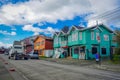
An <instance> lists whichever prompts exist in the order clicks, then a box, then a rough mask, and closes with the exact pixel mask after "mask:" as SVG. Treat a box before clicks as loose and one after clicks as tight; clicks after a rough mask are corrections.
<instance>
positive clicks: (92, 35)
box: [91, 31, 94, 40]
mask: <svg viewBox="0 0 120 80" xmlns="http://www.w3.org/2000/svg"><path fill="white" fill-rule="evenodd" d="M91 40H94V32H93V31H92V32H91Z"/></svg>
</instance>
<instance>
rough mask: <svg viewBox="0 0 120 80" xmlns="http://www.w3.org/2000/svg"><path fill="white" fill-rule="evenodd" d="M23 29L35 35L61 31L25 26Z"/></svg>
mask: <svg viewBox="0 0 120 80" xmlns="http://www.w3.org/2000/svg"><path fill="white" fill-rule="evenodd" d="M22 29H23V30H24V31H31V32H34V35H38V34H39V33H44V34H53V33H54V32H55V31H59V30H58V29H53V28H52V27H47V28H46V29H41V28H38V27H33V26H32V25H25V26H24V27H23V28H22Z"/></svg>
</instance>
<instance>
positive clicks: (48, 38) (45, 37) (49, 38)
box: [34, 35, 53, 42]
mask: <svg viewBox="0 0 120 80" xmlns="http://www.w3.org/2000/svg"><path fill="white" fill-rule="evenodd" d="M39 37H42V38H44V39H47V40H53V39H52V38H51V37H47V36H43V35H38V36H37V37H36V38H35V40H34V42H35V41H36V40H37V39H38V38H39Z"/></svg>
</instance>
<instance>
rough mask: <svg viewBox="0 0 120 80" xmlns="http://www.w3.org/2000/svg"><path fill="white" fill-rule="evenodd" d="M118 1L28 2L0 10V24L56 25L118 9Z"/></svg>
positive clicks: (44, 0)
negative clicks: (78, 17)
mask: <svg viewBox="0 0 120 80" xmlns="http://www.w3.org/2000/svg"><path fill="white" fill-rule="evenodd" d="M118 3H120V0H104V1H101V0H30V1H28V2H24V3H17V4H7V5H4V6H2V7H1V8H0V24H9V25H12V24H23V25H28V24H34V23H41V22H51V23H56V22H57V20H66V19H73V17H75V16H80V15H81V14H85V13H93V14H92V15H91V16H92V17H93V16H95V15H99V14H101V13H104V12H106V11H109V10H112V9H114V8H116V7H118V5H119V4H118Z"/></svg>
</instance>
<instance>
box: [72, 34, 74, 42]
mask: <svg viewBox="0 0 120 80" xmlns="http://www.w3.org/2000/svg"><path fill="white" fill-rule="evenodd" d="M72 41H74V33H72Z"/></svg>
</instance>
